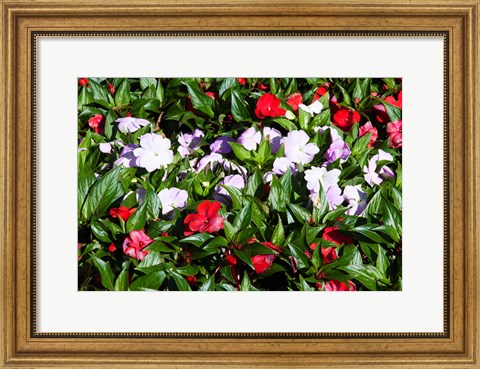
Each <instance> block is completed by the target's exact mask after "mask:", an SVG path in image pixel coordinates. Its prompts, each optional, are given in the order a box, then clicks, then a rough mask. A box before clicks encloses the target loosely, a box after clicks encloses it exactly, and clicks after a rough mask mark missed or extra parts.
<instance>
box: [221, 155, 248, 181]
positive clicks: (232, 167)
mask: <svg viewBox="0 0 480 369" xmlns="http://www.w3.org/2000/svg"><path fill="white" fill-rule="evenodd" d="M222 165H223V169H225V170H228V171H236V172H238V173H239V174H241V175H242V176H243V177H248V172H247V170H246V169H245V168H244V167H242V166H241V165H237V164H235V163H234V162H233V161H230V160H228V159H224V160H223V161H222Z"/></svg>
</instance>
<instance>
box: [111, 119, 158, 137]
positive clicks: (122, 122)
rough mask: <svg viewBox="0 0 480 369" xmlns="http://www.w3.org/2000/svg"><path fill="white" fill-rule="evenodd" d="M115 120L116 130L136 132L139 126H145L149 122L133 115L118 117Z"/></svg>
mask: <svg viewBox="0 0 480 369" xmlns="http://www.w3.org/2000/svg"><path fill="white" fill-rule="evenodd" d="M115 122H116V123H118V130H119V131H120V132H122V133H128V132H130V133H133V132H136V131H138V130H139V129H140V128H141V127H143V126H146V125H147V124H148V123H150V122H149V121H148V120H146V119H141V118H134V117H125V118H118V119H117V120H116V121H115Z"/></svg>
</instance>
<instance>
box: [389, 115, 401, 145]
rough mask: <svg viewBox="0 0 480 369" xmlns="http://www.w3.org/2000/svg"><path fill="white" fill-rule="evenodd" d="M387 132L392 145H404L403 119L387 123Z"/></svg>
mask: <svg viewBox="0 0 480 369" xmlns="http://www.w3.org/2000/svg"><path fill="white" fill-rule="evenodd" d="M387 133H388V136H389V137H390V147H393V148H399V147H402V121H401V120H397V121H395V122H390V123H388V124H387Z"/></svg>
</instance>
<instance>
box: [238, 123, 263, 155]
mask: <svg viewBox="0 0 480 369" xmlns="http://www.w3.org/2000/svg"><path fill="white" fill-rule="evenodd" d="M261 140H262V135H261V133H260V132H258V131H256V130H255V128H253V127H250V128H248V129H247V130H246V131H245V132H243V133H242V134H241V135H240V137H239V138H238V140H237V142H238V143H239V144H241V145H242V146H243V147H244V148H245V149H246V150H248V151H251V150H255V149H256V148H257V145H259V144H260V141H261Z"/></svg>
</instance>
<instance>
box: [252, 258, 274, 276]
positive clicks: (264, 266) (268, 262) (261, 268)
mask: <svg viewBox="0 0 480 369" xmlns="http://www.w3.org/2000/svg"><path fill="white" fill-rule="evenodd" d="M273 259H275V255H255V256H253V257H252V264H253V267H254V268H255V272H256V273H257V274H262V273H265V272H266V271H267V270H268V269H269V268H270V267H271V266H272V263H273Z"/></svg>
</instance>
